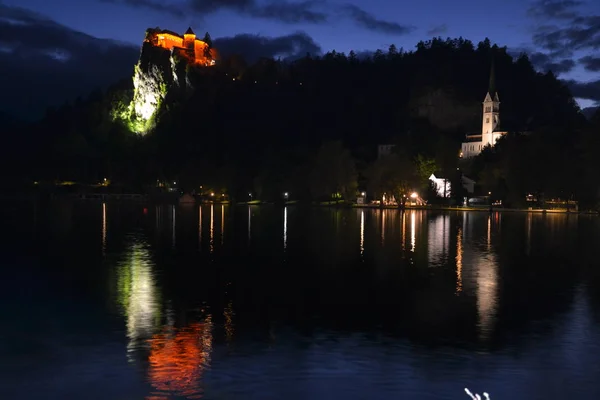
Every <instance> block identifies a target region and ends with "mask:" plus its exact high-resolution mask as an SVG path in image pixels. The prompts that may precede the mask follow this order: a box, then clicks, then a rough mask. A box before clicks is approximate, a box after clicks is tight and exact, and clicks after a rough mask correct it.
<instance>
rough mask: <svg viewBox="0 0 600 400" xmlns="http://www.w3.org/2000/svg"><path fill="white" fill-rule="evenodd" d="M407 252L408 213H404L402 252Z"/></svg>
mask: <svg viewBox="0 0 600 400" xmlns="http://www.w3.org/2000/svg"><path fill="white" fill-rule="evenodd" d="M404 250H406V211H402V251H404Z"/></svg>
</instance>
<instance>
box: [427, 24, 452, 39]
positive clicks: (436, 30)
mask: <svg viewBox="0 0 600 400" xmlns="http://www.w3.org/2000/svg"><path fill="white" fill-rule="evenodd" d="M447 31H448V25H446V24H442V25H437V26H434V27H433V28H431V29H430V30H428V31H427V35H428V36H439V35H443V34H444V33H446V32H447Z"/></svg>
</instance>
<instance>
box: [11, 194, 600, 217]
mask: <svg viewBox="0 0 600 400" xmlns="http://www.w3.org/2000/svg"><path fill="white" fill-rule="evenodd" d="M36 197H37V196H27V195H21V196H18V195H17V196H0V201H9V202H10V201H21V202H23V201H31V200H34V201H35V200H41V199H39V198H38V199H36ZM46 200H50V201H52V200H71V201H82V202H92V201H102V202H132V203H152V204H172V205H188V206H189V205H208V204H219V205H236V206H296V205H297V206H305V207H329V208H332V207H334V208H357V209H358V208H360V209H374V210H400V211H402V210H407V211H408V210H421V211H463V212H464V211H470V212H487V213H490V212H507V213H532V214H567V215H569V214H573V215H594V216H600V211H592V210H583V211H575V210H568V209H542V208H504V207H491V208H490V207H489V206H482V207H472V206H471V207H456V206H443V205H428V206H417V205H409V206H405V207H404V208H403V207H398V206H391V205H387V206H379V205H376V204H351V203H337V204H336V203H333V202H323V203H303V202H299V201H296V200H290V201H286V202H261V201H259V200H252V201H249V202H248V201H245V202H243V201H242V202H231V201H229V200H225V201H200V200H196V201H190V202H179V200H178V199H176V198H175V197H172V196H156V197H155V196H152V195H140V194H113V195H97V194H96V195H63V196H61V195H58V196H52V197H50V198H47V199H46Z"/></svg>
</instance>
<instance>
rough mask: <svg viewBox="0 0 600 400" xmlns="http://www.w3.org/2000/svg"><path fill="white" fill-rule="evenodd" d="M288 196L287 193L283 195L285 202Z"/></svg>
mask: <svg viewBox="0 0 600 400" xmlns="http://www.w3.org/2000/svg"><path fill="white" fill-rule="evenodd" d="M288 196H289V193H288V192H285V193H284V194H283V197H285V199H286V200H287V198H288Z"/></svg>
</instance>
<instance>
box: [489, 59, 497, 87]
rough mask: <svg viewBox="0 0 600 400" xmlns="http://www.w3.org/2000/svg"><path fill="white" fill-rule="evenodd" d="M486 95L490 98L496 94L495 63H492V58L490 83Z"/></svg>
mask: <svg viewBox="0 0 600 400" xmlns="http://www.w3.org/2000/svg"><path fill="white" fill-rule="evenodd" d="M488 93H489V94H490V96H494V94H495V93H496V63H495V62H494V56H492V63H491V66H490V83H489V86H488Z"/></svg>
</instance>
